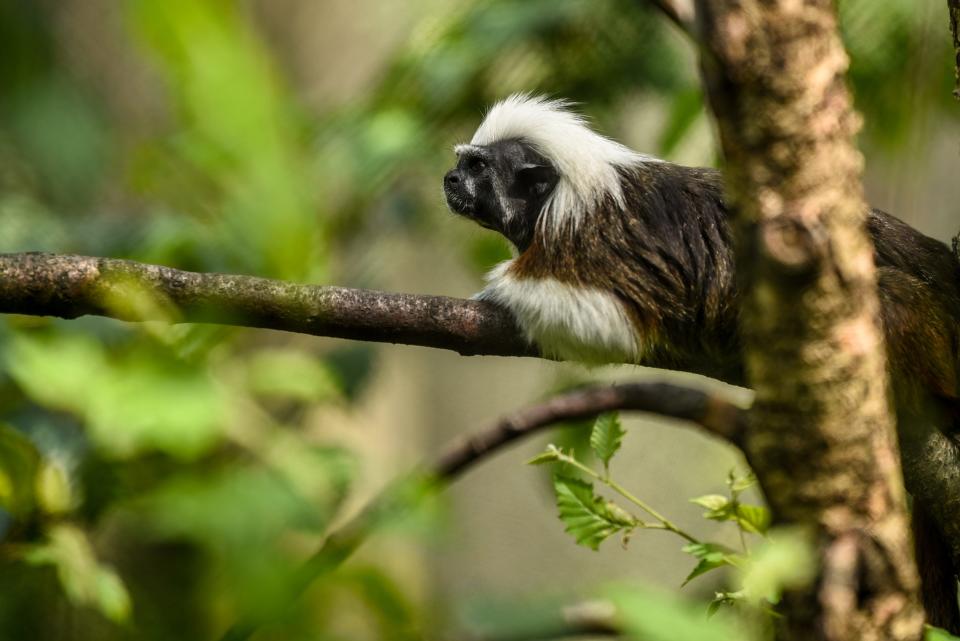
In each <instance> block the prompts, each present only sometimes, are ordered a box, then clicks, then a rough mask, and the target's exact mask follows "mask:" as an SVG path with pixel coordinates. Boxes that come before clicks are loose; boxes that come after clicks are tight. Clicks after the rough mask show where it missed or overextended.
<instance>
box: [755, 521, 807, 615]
mask: <svg viewBox="0 0 960 641" xmlns="http://www.w3.org/2000/svg"><path fill="white" fill-rule="evenodd" d="M815 573H816V557H815V555H814V552H813V546H812V545H811V542H810V537H809V536H807V535H805V534H804V533H803V531H801V530H798V529H789V530H783V529H781V530H775V531H774V532H771V534H770V538H769V539H768V540H767V541H766V542H765V543H764V545H763V546H761V547H759V548H757V549H756V550H754V552H753V553H752V554H751V557H750V563H749V564H747V565H746V566H745V568H744V572H743V579H742V585H743V593H744V595H745V597H746V598H747V599H748V600H750V601H751V602H753V603H761V602H763V601H768V602H770V603H777V602H778V601H779V600H780V593H781V591H782V590H783V588H787V587H793V588H799V587H803V586H804V585H807V584H808V583H809V582H810V581H811V580H812V579H813V577H814V575H815Z"/></svg>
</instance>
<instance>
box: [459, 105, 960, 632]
mask: <svg viewBox="0 0 960 641" xmlns="http://www.w3.org/2000/svg"><path fill="white" fill-rule="evenodd" d="M455 152H456V155H457V158H458V160H457V165H456V167H455V168H454V169H452V170H451V171H450V172H449V173H447V174H446V176H445V177H444V181H443V182H444V192H445V194H446V199H447V203H448V205H449V207H450V209H452V210H453V211H454V212H455V213H457V214H460V215H462V216H466V217H468V218H471V219H473V220H474V221H476V222H477V223H479V224H480V225H482V226H484V227H487V228H489V229H493V230H496V231H498V232H500V233H501V234H503V236H505V237H506V238H507V239H508V240H509V241H510V242H511V243H512V244H513V245H514V247H515V248H516V256H515V257H514V258H513V259H511V260H508V261H506V262H504V263H501V264H500V265H498V266H497V267H495V268H494V269H493V270H492V271H491V272H490V273H489V274H488V276H487V286H486V288H485V289H484V290H483V291H482V292H480V294H478V297H479V298H482V299H485V300H488V301H492V302H494V303H497V304H500V305H502V306H504V307H506V308H507V309H508V310H509V311H510V312H511V313H512V314H513V316H514V317H515V318H516V320H517V322H518V324H519V325H520V327H521V329H522V330H523V332H524V333H525V334H526V336H527V338H528V339H529V340H530V341H532V342H533V343H535V344H536V345H537V346H538V347H539V349H540V350H541V351H542V352H544V353H546V354H548V355H551V356H556V357H559V358H564V359H570V360H579V361H585V362H594V363H596V362H629V363H638V364H657V365H669V364H671V363H678V364H681V363H687V362H698V363H704V362H707V363H708V366H707V369H709V370H710V371H713V372H716V373H717V374H718V375H719V376H721V377H722V378H725V379H727V380H729V381H731V382H742V381H740V380H739V378H740V371H741V365H740V349H739V340H738V336H737V331H738V330H737V309H738V304H739V303H738V294H737V289H736V278H735V274H734V259H733V250H732V246H731V228H730V214H729V211H728V210H727V207H726V204H725V202H724V193H723V184H722V181H721V176H720V174H719V172H717V171H715V170H713V169H701V168H691V167H683V166H679V165H675V164H672V163H668V162H664V161H662V160H658V159H656V158H652V157H650V156H646V155H643V154H640V153H637V152H635V151H632V150H630V149H628V148H627V147H624V146H623V145H621V144H619V143H616V142H614V141H612V140H610V139H608V138H605V137H604V136H601V135H599V134H597V133H596V132H594V131H592V130H591V129H590V128H589V127H588V126H587V124H586V122H585V120H584V119H583V118H582V117H581V116H579V115H578V114H576V113H574V112H573V111H571V109H570V108H569V105H568V103H566V102H564V101H560V100H549V99H546V98H542V97H531V96H526V95H515V96H511V97H510V98H507V99H506V100H503V101H502V102H500V103H497V104H496V105H494V107H493V108H492V109H490V111H489V112H488V113H487V115H486V117H485V118H484V120H483V122H482V124H481V125H480V127H479V129H477V131H476V133H475V134H474V136H473V139H472V140H471V141H470V143H469V144H464V145H458V146H457V147H456V148H455ZM866 225H867V229H868V230H869V233H870V235H871V237H872V238H873V243H874V247H875V256H874V257H875V260H876V264H877V275H878V279H879V294H880V300H881V304H882V320H883V325H884V331H885V336H886V342H887V349H888V353H889V362H890V369H891V372H890V373H891V380H892V381H893V389H894V397H895V403H896V406H897V415H898V430H899V435H900V441H901V448H902V450H903V455H904V459H905V461H906V460H907V459H908V457H911V456H912V457H914V458H917V457H919V456H929V453H930V443H931V439H933V437H935V436H936V437H941V438H940V441H942V442H943V443H946V444H947V445H946V446H947V447H955V444H954V443H955V441H954V437H955V436H956V434H957V432H958V431H960V411H958V408H960V401H958V397H960V390H958V369H960V263H958V261H957V259H956V257H955V256H954V254H953V253H952V252H951V251H950V250H949V249H948V248H947V247H946V246H945V245H944V244H942V243H940V242H939V241H936V240H934V239H932V238H928V237H927V236H924V235H923V234H921V233H920V232H918V231H916V230H914V229H912V228H911V227H909V226H908V225H906V224H905V223H903V222H902V221H900V220H898V219H897V218H895V217H893V216H891V215H889V214H886V213H884V212H882V211H878V210H876V209H873V210H870V211H869V212H868V214H867V218H866ZM944 435H947V436H948V437H949V438H945V439H944V438H942V437H943V436H944ZM940 441H938V442H940ZM947 458H950V457H947ZM905 472H906V481H907V488H908V490H910V491H911V492H913V493H914V495H915V497H916V498H917V502H920V501H919V497H920V496H921V495H922V494H923V492H922V491H919V492H918V491H915V490H922V489H923V488H920V487H919V485H920V481H915V480H913V479H911V474H910V466H908V465H906V464H905ZM928 511H929V512H932V513H934V514H935V513H936V509H930V510H928ZM922 516H923V506H920V508H919V509H918V510H917V511H916V513H915V526H916V525H918V524H919V525H924V527H926V528H930V527H935V526H932V525H931V524H930V522H929V521H928V520H927V519H926V518H925V517H924V518H918V517H922ZM916 539H917V542H918V549H917V552H918V556H919V557H920V560H921V563H920V565H921V574H922V575H923V578H924V588H923V592H924V601H925V605H926V607H927V609H928V613H929V616H930V618H931V621H932V622H933V623H934V624H936V625H940V626H942V627H946V628H948V629H950V630H951V631H953V632H957V631H958V630H960V615H958V612H957V596H956V581H955V579H954V574H955V573H954V571H953V568H952V567H951V566H949V554H947V552H946V550H945V548H944V547H943V545H944V544H943V542H942V537H939V535H938V534H937V532H930V531H926V532H917V536H916ZM930 546H939V548H940V549H939V550H936V551H934V552H936V554H933V553H932V551H931V550H930V549H929V548H930ZM945 555H946V558H944V557H945ZM925 563H926V565H932V566H933V567H931V568H924V567H923V565H924V564H925ZM944 563H947V564H948V565H947V566H945V565H944Z"/></svg>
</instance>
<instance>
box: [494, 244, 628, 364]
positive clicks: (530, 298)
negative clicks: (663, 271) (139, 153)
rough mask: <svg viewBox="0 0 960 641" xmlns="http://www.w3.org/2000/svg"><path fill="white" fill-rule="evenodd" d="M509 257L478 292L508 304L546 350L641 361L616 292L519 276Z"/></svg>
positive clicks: (597, 359) (579, 357)
mask: <svg viewBox="0 0 960 641" xmlns="http://www.w3.org/2000/svg"><path fill="white" fill-rule="evenodd" d="M511 263H512V261H506V262H503V263H500V264H499V265H497V266H496V267H495V268H494V269H492V270H491V271H490V273H489V274H487V287H486V288H485V289H484V290H483V291H482V292H480V293H479V294H477V295H476V298H479V299H482V300H489V301H491V302H494V303H498V304H500V305H502V306H504V307H506V308H507V309H509V310H510V311H511V312H512V313H513V315H514V317H515V318H516V319H517V322H518V323H519V324H520V327H521V329H523V331H524V333H525V334H526V336H527V338H528V339H529V340H530V341H532V342H533V343H535V344H536V345H537V346H538V347H539V348H540V349H541V350H542V351H543V352H544V354H546V355H549V356H553V357H557V358H562V359H565V360H576V361H582V362H586V363H607V362H621V363H622V362H634V363H635V362H638V361H639V359H640V357H641V356H642V349H641V343H640V341H639V340H638V336H637V333H636V328H635V327H634V325H633V324H632V323H631V322H630V319H629V318H628V317H627V314H626V312H625V311H624V309H623V306H622V305H621V304H620V302H619V301H618V300H617V299H616V298H615V297H614V296H613V294H611V293H610V292H606V291H602V290H599V289H590V288H580V287H576V286H573V285H570V284H567V283H562V282H560V281H558V280H556V279H553V278H536V279H534V278H516V277H514V276H513V275H511V274H510V273H509V269H510V264H511Z"/></svg>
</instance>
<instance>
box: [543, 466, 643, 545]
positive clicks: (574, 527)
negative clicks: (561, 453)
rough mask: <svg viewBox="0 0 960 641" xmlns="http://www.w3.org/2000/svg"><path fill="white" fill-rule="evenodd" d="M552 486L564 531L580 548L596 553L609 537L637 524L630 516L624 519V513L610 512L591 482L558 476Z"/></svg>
mask: <svg viewBox="0 0 960 641" xmlns="http://www.w3.org/2000/svg"><path fill="white" fill-rule="evenodd" d="M553 487H554V490H555V491H556V493H557V507H558V508H559V510H560V520H561V521H563V523H564V524H565V525H566V526H567V527H566V530H565V531H566V532H569V533H570V534H571V535H573V538H574V539H576V541H577V543H579V544H580V545H583V546H585V547H588V548H590V549H592V550H596V549H598V547H599V546H600V544H601V543H602V542H603V541H604V540H605V539H607V538H608V537H609V536H611V535H613V534H616V533H617V532H619V531H621V530H624V529H627V528H630V527H633V526H634V525H635V524H636V521H635V520H634V519H633V518H632V517H629V518H630V520H629V521H625V520H624V519H623V514H626V513H625V512H622V513H617V514H614V513H612V512H611V510H610V509H609V508H608V507H607V504H606V502H604V500H603V499H601V498H600V497H598V496H596V495H595V494H594V493H593V485H592V484H591V483H587V482H586V481H581V480H580V479H575V478H571V477H568V476H562V475H559V474H558V475H555V476H554V478H553ZM628 516H629V515H628Z"/></svg>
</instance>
